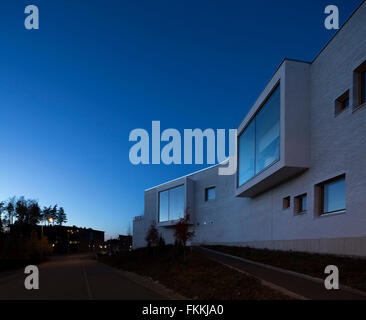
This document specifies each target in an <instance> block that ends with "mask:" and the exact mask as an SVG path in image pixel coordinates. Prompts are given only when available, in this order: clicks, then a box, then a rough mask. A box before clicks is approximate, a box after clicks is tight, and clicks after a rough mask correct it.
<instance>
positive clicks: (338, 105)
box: [335, 61, 366, 116]
mask: <svg viewBox="0 0 366 320" xmlns="http://www.w3.org/2000/svg"><path fill="white" fill-rule="evenodd" d="M353 79H354V81H353V88H354V91H355V92H354V101H355V103H354V106H355V107H358V106H360V105H362V104H364V103H366V61H365V62H364V63H363V64H361V65H360V66H359V67H358V68H357V69H356V70H355V71H354V77H353ZM349 105H350V91H349V90H347V91H346V92H344V93H343V94H342V95H341V96H340V97H339V98H337V99H336V101H335V115H336V116H337V115H339V114H340V113H341V112H343V111H344V110H346V109H347V108H348V107H349Z"/></svg>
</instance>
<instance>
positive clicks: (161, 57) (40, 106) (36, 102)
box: [0, 0, 362, 239]
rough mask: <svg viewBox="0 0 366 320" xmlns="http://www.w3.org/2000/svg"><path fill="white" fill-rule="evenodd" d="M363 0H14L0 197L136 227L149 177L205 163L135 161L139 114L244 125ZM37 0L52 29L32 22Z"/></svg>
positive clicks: (6, 57) (114, 231)
mask: <svg viewBox="0 0 366 320" xmlns="http://www.w3.org/2000/svg"><path fill="white" fill-rule="evenodd" d="M361 2H362V1H361V0H343V1H340V0H334V1H328V0H327V1H325V0H311V1H293V0H292V1H290V0H288V1H281V0H280V1H269V0H267V1H261V0H257V1H244V0H241V1H215V0H209V1H201V0H199V1H197V0H196V1H191V0H179V1H178V0H174V1H172V0H166V1H160V0H154V1H153V0H146V1H141V0H139V1H135V0H129V1H124V0H119V1H117V0H115V1H112V0H104V1H101V0H99V1H94V0H85V1H81V0H72V1H71V0H57V1H50V0H45V1H36V0H30V1H21V0H16V1H14V0H3V1H2V2H1V7H0V14H1V20H0V37H1V50H0V99H1V100H0V101H1V102H0V139H1V158H0V159H1V160H0V177H1V180H0V181H1V183H0V200H6V199H7V198H9V197H11V196H22V195H24V196H25V197H26V198H31V199H37V200H38V201H39V203H40V205H41V206H45V205H53V204H58V205H59V206H63V207H64V208H65V212H66V213H67V215H68V219H69V222H68V224H69V225H77V226H81V227H91V228H95V229H98V230H104V231H106V239H108V238H109V237H111V236H116V235H118V234H124V233H126V231H127V228H128V224H129V223H130V224H131V226H132V219H133V217H134V216H137V215H141V214H143V208H144V190H145V189H147V188H150V187H152V186H154V185H157V184H161V183H163V182H166V181H168V180H171V179H175V178H177V177H179V176H182V175H186V174H188V173H191V172H193V171H196V170H200V169H203V168H204V167H205V166H202V165H175V166H165V165H163V164H161V165H146V166H134V165H132V164H131V163H130V161H129V149H130V147H131V146H132V145H133V144H134V143H132V142H129V139H128V138H129V133H130V131H131V130H133V129H135V128H144V129H146V130H147V131H148V132H151V122H152V121H154V120H160V121H161V129H162V130H164V129H167V128H176V129H178V130H179V131H181V132H183V129H195V128H201V129H206V128H213V129H215V130H216V129H218V128H220V129H230V128H237V126H238V125H239V123H240V122H241V120H242V119H243V118H244V116H245V114H246V112H247V111H248V110H249V108H250V107H251V105H252V104H253V103H254V101H255V100H256V98H257V97H258V95H259V94H260V93H261V91H262V90H263V88H264V86H265V85H266V83H267V82H268V80H269V79H270V78H271V76H272V75H273V73H274V72H275V70H276V69H277V67H278V65H279V64H280V63H281V61H282V60H283V58H285V57H288V58H293V59H298V60H305V61H312V60H313V58H314V57H315V56H316V54H317V53H318V52H319V51H320V50H321V49H322V47H323V46H324V45H325V44H326V43H327V41H328V40H329V39H330V38H331V37H332V36H333V35H334V31H329V30H327V29H325V27H324V19H325V17H326V15H325V14H324V8H325V7H326V6H327V5H329V4H333V5H337V6H338V8H339V10H340V23H341V24H343V23H344V21H345V20H346V19H347V18H348V17H349V16H350V14H351V13H352V12H353V11H354V10H355V9H356V8H357V6H358V5H359V4H360V3H361ZM28 4H34V5H37V6H38V8H39V12H40V25H39V27H40V29H39V30H26V29H25V28H24V18H25V17H26V15H25V14H24V8H25V6H26V5H28Z"/></svg>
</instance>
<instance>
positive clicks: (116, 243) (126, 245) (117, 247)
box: [106, 235, 132, 253]
mask: <svg viewBox="0 0 366 320" xmlns="http://www.w3.org/2000/svg"><path fill="white" fill-rule="evenodd" d="M106 245H107V248H108V251H109V252H111V253H118V252H121V251H126V250H130V249H131V248H132V236H130V235H127V236H124V235H119V236H118V239H110V240H107V241H106Z"/></svg>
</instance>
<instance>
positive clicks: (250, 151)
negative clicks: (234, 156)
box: [239, 121, 255, 185]
mask: <svg viewBox="0 0 366 320" xmlns="http://www.w3.org/2000/svg"><path fill="white" fill-rule="evenodd" d="M254 174H255V121H252V122H251V123H250V124H249V125H248V127H247V128H246V129H245V131H244V132H243V134H242V135H241V136H240V138H239V185H242V184H243V183H245V182H246V181H248V180H249V179H251V178H252V177H254Z"/></svg>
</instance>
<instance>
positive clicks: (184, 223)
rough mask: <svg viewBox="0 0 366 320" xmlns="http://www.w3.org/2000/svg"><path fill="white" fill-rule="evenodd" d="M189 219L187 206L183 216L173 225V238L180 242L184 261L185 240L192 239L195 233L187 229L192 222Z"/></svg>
mask: <svg viewBox="0 0 366 320" xmlns="http://www.w3.org/2000/svg"><path fill="white" fill-rule="evenodd" d="M190 219H191V215H190V210H189V208H187V209H186V214H185V216H184V218H181V219H180V220H179V221H178V222H177V223H176V224H175V225H174V227H173V228H174V238H175V240H176V241H177V242H178V243H179V244H182V246H183V256H184V261H185V259H186V254H185V252H186V245H187V241H189V240H190V239H192V238H193V237H194V234H195V232H194V230H192V231H189V228H190V227H191V226H192V224H191V223H190Z"/></svg>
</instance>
